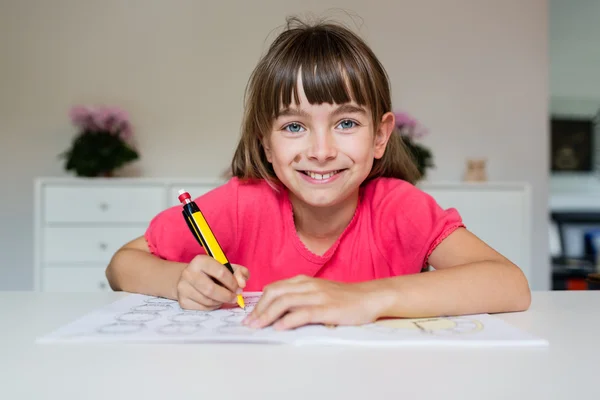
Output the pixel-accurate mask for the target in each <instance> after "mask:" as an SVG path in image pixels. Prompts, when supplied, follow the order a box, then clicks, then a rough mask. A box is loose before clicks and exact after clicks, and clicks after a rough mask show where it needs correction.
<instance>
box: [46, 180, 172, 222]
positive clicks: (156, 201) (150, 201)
mask: <svg viewBox="0 0 600 400" xmlns="http://www.w3.org/2000/svg"><path fill="white" fill-rule="evenodd" d="M42 202H43V212H44V220H45V221H46V222H144V223H148V222H149V221H150V220H151V219H152V217H154V216H155V215H156V214H158V213H159V212H160V211H162V210H163V209H165V208H166V207H165V205H166V204H165V191H164V188H163V187H154V186H148V187H146V186H144V187H139V186H92V185H89V186H85V185H79V186H69V185H64V186H49V187H46V188H45V189H44V193H43V198H42Z"/></svg>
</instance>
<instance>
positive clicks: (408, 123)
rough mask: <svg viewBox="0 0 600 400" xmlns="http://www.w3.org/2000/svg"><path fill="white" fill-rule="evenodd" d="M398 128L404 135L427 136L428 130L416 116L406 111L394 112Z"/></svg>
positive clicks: (411, 136) (415, 137)
mask: <svg viewBox="0 0 600 400" xmlns="http://www.w3.org/2000/svg"><path fill="white" fill-rule="evenodd" d="M394 116H395V119H396V128H397V129H398V132H399V133H400V135H402V136H406V137H408V138H410V139H418V138H421V137H423V136H425V135H426V134H427V133H428V131H427V129H426V128H425V127H424V126H423V125H421V123H420V122H419V121H417V119H416V118H414V117H413V116H412V115H410V114H408V113H407V112H404V111H397V112H394Z"/></svg>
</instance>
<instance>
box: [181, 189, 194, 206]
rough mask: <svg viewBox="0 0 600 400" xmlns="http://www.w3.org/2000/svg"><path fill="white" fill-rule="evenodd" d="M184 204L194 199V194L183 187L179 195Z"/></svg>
mask: <svg viewBox="0 0 600 400" xmlns="http://www.w3.org/2000/svg"><path fill="white" fill-rule="evenodd" d="M177 198H178V199H179V201H180V202H181V203H182V204H186V203H189V202H190V201H191V199H192V196H190V194H189V193H188V192H186V191H185V190H183V189H181V190H180V191H179V196H178V197H177Z"/></svg>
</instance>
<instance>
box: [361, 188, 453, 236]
mask: <svg viewBox="0 0 600 400" xmlns="http://www.w3.org/2000/svg"><path fill="white" fill-rule="evenodd" d="M363 198H364V201H365V202H367V203H368V206H369V207H370V208H371V212H372V214H373V215H374V216H375V218H376V219H380V220H381V221H389V222H392V221H393V222H394V223H395V224H400V225H402V226H404V227H406V228H421V229H422V228H423V227H425V226H431V225H435V224H437V223H439V222H440V221H441V220H446V219H453V220H455V221H456V222H461V223H462V221H460V215H459V214H458V212H457V210H455V209H452V208H451V209H444V208H442V207H441V206H440V205H439V204H438V202H437V201H436V199H435V198H434V197H433V196H432V195H430V194H429V193H427V192H425V191H424V190H422V189H420V188H419V187H417V186H415V185H413V184H412V183H410V182H406V181H403V180H401V179H396V178H376V179H374V180H372V181H370V182H368V183H367V184H366V185H365V188H364V195H363Z"/></svg>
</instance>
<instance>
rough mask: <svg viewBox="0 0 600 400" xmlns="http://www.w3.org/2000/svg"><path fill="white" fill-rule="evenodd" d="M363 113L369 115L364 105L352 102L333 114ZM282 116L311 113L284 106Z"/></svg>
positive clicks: (305, 116)
mask: <svg viewBox="0 0 600 400" xmlns="http://www.w3.org/2000/svg"><path fill="white" fill-rule="evenodd" d="M353 113H356V114H363V115H367V111H366V110H365V109H364V108H363V107H358V106H355V105H352V104H342V105H341V106H339V107H338V108H337V109H335V110H334V111H333V112H332V113H331V115H333V116H337V115H340V114H353ZM279 116H280V117H304V118H308V117H309V115H308V113H307V112H306V111H304V110H302V109H299V108H284V109H283V110H281V111H280V112H279Z"/></svg>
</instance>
